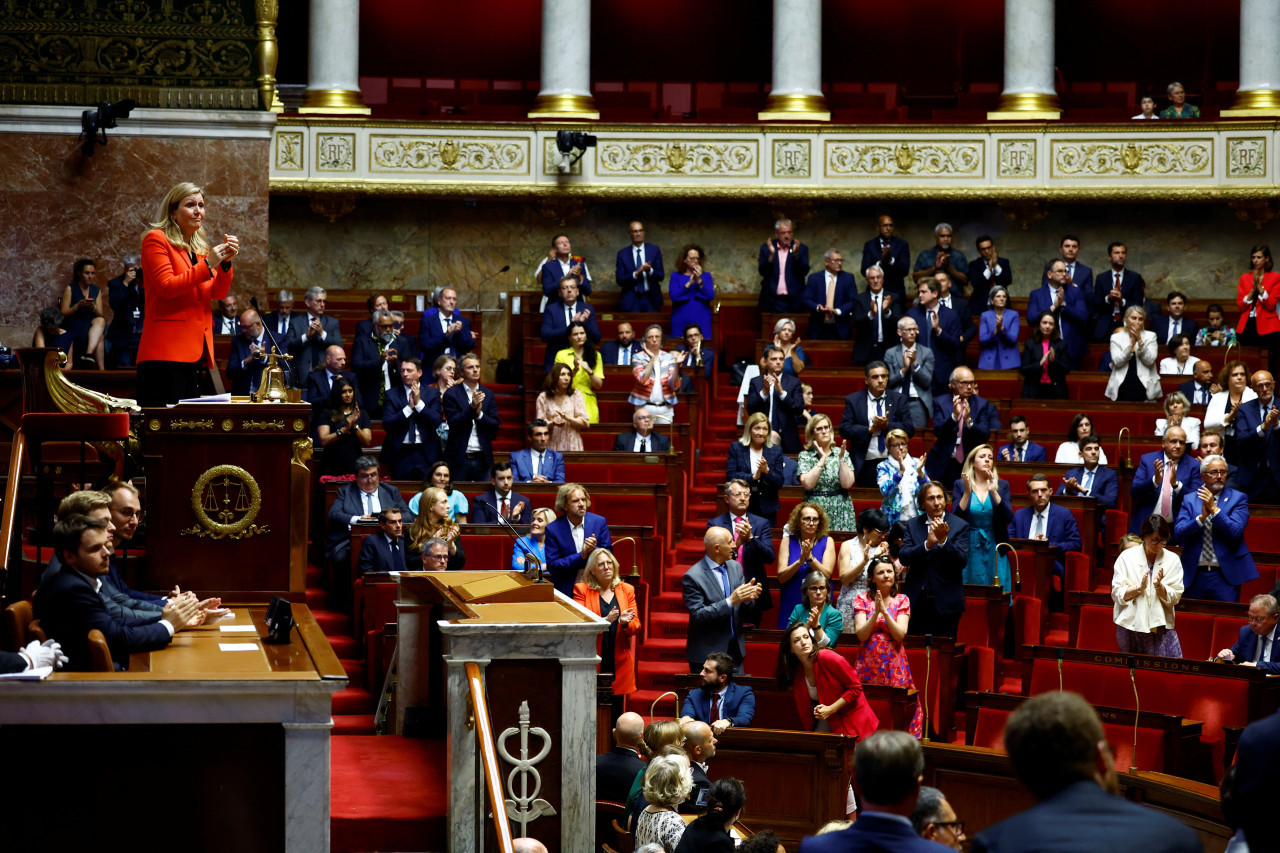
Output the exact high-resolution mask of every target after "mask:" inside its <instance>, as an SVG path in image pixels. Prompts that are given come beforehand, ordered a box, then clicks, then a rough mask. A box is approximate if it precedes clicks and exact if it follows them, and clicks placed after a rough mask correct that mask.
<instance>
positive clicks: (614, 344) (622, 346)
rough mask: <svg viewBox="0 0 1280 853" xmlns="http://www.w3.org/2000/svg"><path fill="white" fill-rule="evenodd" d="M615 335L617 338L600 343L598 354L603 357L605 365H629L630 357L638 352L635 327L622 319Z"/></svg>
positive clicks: (638, 346) (638, 344) (638, 345)
mask: <svg viewBox="0 0 1280 853" xmlns="http://www.w3.org/2000/svg"><path fill="white" fill-rule="evenodd" d="M617 335H618V338H617V340H613V341H605V342H604V343H602V344H601V345H600V356H601V357H602V358H603V359H604V363H605V366H606V367H608V366H609V365H617V366H618V367H630V366H631V359H632V358H634V357H635V355H636V353H638V352H640V342H639V341H637V340H636V332H635V329H634V328H633V327H632V325H631V324H630V323H628V322H626V321H625V320H624V321H623V322H621V323H619V324H618V331H617Z"/></svg>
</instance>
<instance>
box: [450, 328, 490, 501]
mask: <svg viewBox="0 0 1280 853" xmlns="http://www.w3.org/2000/svg"><path fill="white" fill-rule="evenodd" d="M444 419H445V420H446V421H448V422H449V438H448V439H447V440H446V442H445V448H444V457H443V458H444V460H445V461H446V462H448V463H449V469H450V470H451V471H453V476H454V479H456V480H460V481H463V482H475V481H478V480H483V479H484V478H485V476H486V475H488V473H489V469H490V468H492V467H493V439H494V437H495V436H497V434H498V426H499V423H498V401H497V398H496V397H494V395H493V391H492V390H490V389H488V388H485V387H484V386H483V385H481V384H480V357H479V356H477V355H476V354H475V353H473V352H469V353H467V354H466V355H464V356H463V357H462V381H461V382H459V383H458V384H457V385H454V386H453V387H452V388H450V389H449V390H448V391H446V392H444Z"/></svg>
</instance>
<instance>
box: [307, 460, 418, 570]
mask: <svg viewBox="0 0 1280 853" xmlns="http://www.w3.org/2000/svg"><path fill="white" fill-rule="evenodd" d="M393 506H394V507H396V508H397V509H399V510H400V512H401V514H402V516H403V518H404V523H406V524H410V523H412V522H413V518H414V516H413V513H412V512H410V511H409V506H408V504H406V503H405V502H404V498H403V497H401V495H400V490H399V489H397V488H395V487H394V486H392V485H390V484H388V483H383V482H381V478H380V477H379V474H378V460H377V459H374V458H373V457H372V456H361V457H360V458H359V459H357V460H356V481H355V482H354V483H347V484H346V485H345V486H343V487H342V488H341V489H339V490H338V494H337V496H336V497H335V498H334V499H333V507H332V508H331V509H330V510H329V539H328V542H327V543H326V545H325V552H326V554H327V556H328V557H329V559H330V560H331V561H332V563H333V565H334V566H347V567H349V566H350V565H351V526H352V525H353V524H356V523H358V522H361V521H376V520H377V518H378V514H379V513H381V512H382V511H383V510H384V509H387V508H389V507H393Z"/></svg>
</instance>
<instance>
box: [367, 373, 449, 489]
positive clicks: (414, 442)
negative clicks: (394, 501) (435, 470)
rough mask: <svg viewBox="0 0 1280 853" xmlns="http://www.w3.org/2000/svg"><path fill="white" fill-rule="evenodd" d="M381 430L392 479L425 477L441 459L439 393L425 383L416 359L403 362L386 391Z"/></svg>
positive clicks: (383, 453) (433, 386)
mask: <svg viewBox="0 0 1280 853" xmlns="http://www.w3.org/2000/svg"><path fill="white" fill-rule="evenodd" d="M455 387H456V386H455ZM450 390H453V389H450ZM382 428H383V429H384V430H386V437H385V438H383V439H382V461H383V462H384V463H385V464H386V466H387V468H388V469H389V470H390V471H391V479H393V480H421V479H423V478H424V477H426V476H427V469H429V468H430V467H431V465H432V464H433V463H434V462H435V461H436V460H438V459H439V458H440V439H439V438H438V437H437V434H436V430H438V429H439V428H440V391H439V390H438V389H437V388H436V386H435V385H423V384H422V362H420V361H418V360H417V359H416V358H406V359H402V360H401V361H400V376H399V378H398V379H397V381H396V384H395V386H393V387H392V388H391V390H390V391H388V392H387V401H386V404H385V405H384V406H383V407H382ZM450 467H451V468H452V466H450ZM453 470H455V471H456V470H457V469H456V468H454V469H453ZM458 479H465V478H463V477H459V478H458Z"/></svg>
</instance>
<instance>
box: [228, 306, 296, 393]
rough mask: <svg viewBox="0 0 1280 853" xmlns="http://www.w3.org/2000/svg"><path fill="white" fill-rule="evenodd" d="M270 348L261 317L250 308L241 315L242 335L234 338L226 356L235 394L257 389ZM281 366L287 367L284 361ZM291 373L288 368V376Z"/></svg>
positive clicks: (232, 391) (232, 389)
mask: <svg viewBox="0 0 1280 853" xmlns="http://www.w3.org/2000/svg"><path fill="white" fill-rule="evenodd" d="M269 349H271V347H270V346H269V345H268V343H267V338H266V334H265V333H264V332H263V329H262V320H261V318H259V317H258V312H257V311H254V310H253V309H252V308H250V309H249V310H248V311H245V312H244V313H243V314H241V315H240V334H238V335H236V336H235V337H234V338H233V339H232V340H231V353H230V354H229V355H228V356H227V378H228V379H230V380H231V393H232V394H235V395H236V396H239V397H244V396H248V395H249V394H252V393H253V392H254V391H257V390H258V382H259V381H260V380H261V379H262V368H263V366H264V365H266V363H267V356H266V353H267V351H268V350H269ZM281 366H282V367H284V363H282V364H281ZM289 373H290V371H289V370H288V368H285V376H286V377H288V376H289Z"/></svg>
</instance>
